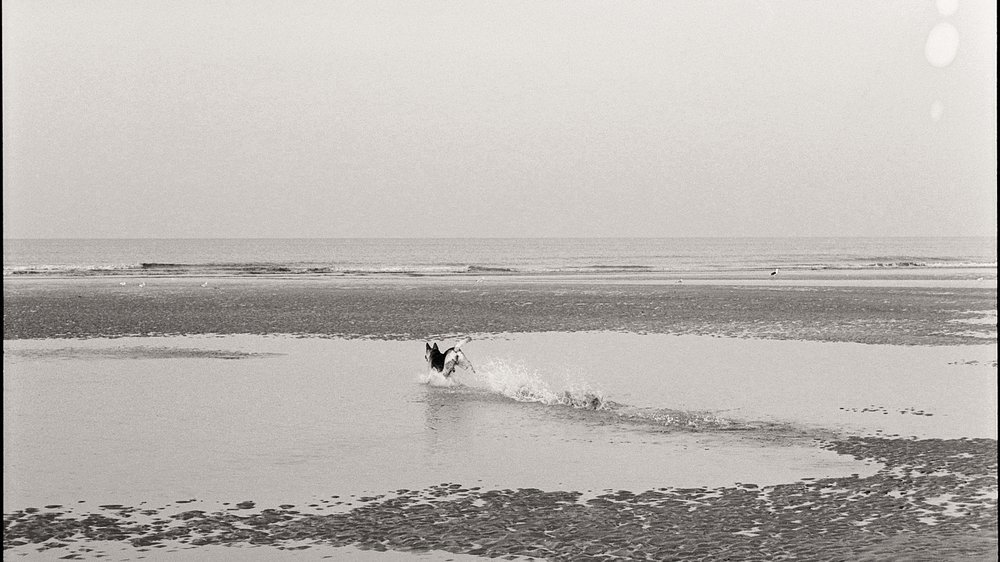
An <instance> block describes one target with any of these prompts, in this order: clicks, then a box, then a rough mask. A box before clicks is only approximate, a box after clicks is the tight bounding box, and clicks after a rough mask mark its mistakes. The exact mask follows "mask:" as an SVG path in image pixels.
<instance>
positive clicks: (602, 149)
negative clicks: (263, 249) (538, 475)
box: [2, 0, 997, 238]
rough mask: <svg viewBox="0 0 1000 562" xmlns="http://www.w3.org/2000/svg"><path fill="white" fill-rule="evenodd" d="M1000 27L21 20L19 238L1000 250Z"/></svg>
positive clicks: (472, 18)
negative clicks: (995, 244) (714, 239)
mask: <svg viewBox="0 0 1000 562" xmlns="http://www.w3.org/2000/svg"><path fill="white" fill-rule="evenodd" d="M995 21H996V6H995V4H994V2H993V1H992V0H989V1H980V2H973V1H970V0H962V1H960V2H957V3H956V2H954V1H949V0H942V1H940V2H934V1H933V0H928V1H880V2H871V1H869V0H858V1H836V2H826V1H808V2H807V1H794V2H782V1H770V0H745V1H743V0H729V1H717V2H702V1H700V0H698V1H695V0H692V1H656V2H630V1H622V0H613V1H607V2H587V1H578V0H574V1H568V2H545V1H539V0H535V1H528V2H518V1H511V0H503V1H497V2H486V1H467V2H444V1H434V2H418V1H412V0H407V1H399V2H393V1H390V2H373V1H369V0H365V1H361V2H330V1H326V0H323V1H316V2H308V1H274V2H266V1H254V0H234V1H228V2H226V1H213V2H204V1H201V0H197V1H191V2H184V1H176V0H163V1H135V0H127V1H97V0H94V1H75V0H74V1H70V0H68V1H46V0H4V2H3V30H2V31H3V219H4V222H3V236H4V237H5V238H12V237H13V238H17V237H69V238H73V237H97V238H105V237H107V238H120V237H121V238H132V237H355V236H364V237H368V236H392V237H410V236H420V237H424V236H463V237H464V236H471V237H482V236H880V235H890V236H907V235H993V234H995V232H996V186H997V176H996V117H997V116H996V71H995V69H996V23H995Z"/></svg>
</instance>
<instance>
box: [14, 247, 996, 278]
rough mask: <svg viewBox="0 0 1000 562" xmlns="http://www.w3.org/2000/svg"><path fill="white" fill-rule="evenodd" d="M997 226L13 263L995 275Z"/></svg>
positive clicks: (49, 253) (147, 254) (80, 270)
mask: <svg viewBox="0 0 1000 562" xmlns="http://www.w3.org/2000/svg"><path fill="white" fill-rule="evenodd" d="M996 255H997V241H996V238H995V237H981V238H970V237H967V238H546V239H530V238H509V239H494V238H489V239H477V238H472V239H444V238H436V239H239V240H197V239H169V240H158V239H135V240H4V245H3V274H4V276H5V277H8V276H14V275H61V276H84V275H144V276H177V275H282V276H287V275H310V276H318V275H352V274H354V275H364V274H384V275H393V274H396V275H407V274H408V275H449V274H450V275H455V274H474V275H491V274H492V275H498V274H555V275H573V274H591V275H593V274H598V275H600V274H608V275H610V274H628V275H656V274H668V275H670V274H673V275H688V276H690V275H700V274H707V275H711V274H741V273H742V274H754V273H759V272H764V271H773V270H774V269H778V270H788V271H812V272H822V271H828V272H835V271H847V272H859V271H874V272H885V271H901V270H905V271H908V272H910V273H913V272H933V273H935V274H940V273H941V271H942V270H956V269H961V270H963V271H964V272H966V273H965V274H966V275H967V274H970V273H969V272H970V271H971V272H972V273H975V270H982V271H983V274H984V275H986V274H989V272H990V271H991V270H992V271H993V272H994V275H995V270H996V266H997V260H996Z"/></svg>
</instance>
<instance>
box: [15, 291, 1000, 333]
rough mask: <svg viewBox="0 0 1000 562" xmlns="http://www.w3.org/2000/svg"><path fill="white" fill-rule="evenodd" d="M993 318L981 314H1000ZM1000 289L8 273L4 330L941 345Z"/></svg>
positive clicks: (985, 327)
mask: <svg viewBox="0 0 1000 562" xmlns="http://www.w3.org/2000/svg"><path fill="white" fill-rule="evenodd" d="M990 314H992V319H993V323H992V324H976V322H977V321H980V320H982V319H983V318H986V319H987V320H988V319H989V318H990ZM995 319H996V288H995V287H993V288H968V287H959V288H940V287H897V286H809V285H797V284H793V285H777V284H776V285H771V286H761V285H719V286H717V285H692V284H687V285H684V284H651V285H633V284H624V283H611V282H607V283H603V282H592V283H574V284H567V283H558V282H555V283H528V282H506V281H501V280H497V279H490V280H489V281H487V282H486V283H476V282H475V281H472V280H447V279H421V280H414V281H407V280H396V281H391V282H390V281H385V280H383V281H377V280H369V281H357V280H343V279H322V280H314V281H299V280H281V279H278V280H275V279H255V280H241V279H227V280H220V281H213V284H212V285H211V286H210V287H202V286H201V284H200V280H191V279H166V280H157V281H156V282H152V281H151V282H150V283H149V284H148V285H147V286H145V287H143V288H141V289H140V288H138V287H133V286H125V287H122V286H120V285H118V283H117V282H115V281H114V280H113V279H81V280H16V281H13V282H6V281H5V283H4V339H18V338H44V337H73V338H79V337H97V336H103V337H119V336H126V335H154V334H205V333H215V334H274V333H283V334H310V335H327V336H359V337H375V338H396V339H422V338H428V337H432V336H435V335H441V334H465V333H498V332H544V331H564V332H573V331H584V330H610V331H629V332H638V333H647V332H648V333H670V334H712V335H722V336H734V337H758V338H778V339H802V340H816V341H852V342H861V343H888V344H903V345H911V344H916V345H941V344H965V343H971V344H975V343H984V342H987V341H993V342H995V341H996V324H995Z"/></svg>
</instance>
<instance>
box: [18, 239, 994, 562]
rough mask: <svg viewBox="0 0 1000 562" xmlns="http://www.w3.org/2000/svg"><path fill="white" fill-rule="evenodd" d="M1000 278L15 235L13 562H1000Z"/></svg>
mask: <svg viewBox="0 0 1000 562" xmlns="http://www.w3.org/2000/svg"><path fill="white" fill-rule="evenodd" d="M995 253H996V239H995V238H943V239H942V238H915V239H896V238H890V239H854V238H845V239H663V240H657V239H637V240H630V239H551V240H525V239H510V240H492V239H489V240H475V239H474V240H448V239H433V240H353V239H352V240H83V241H70V240H32V241H27V240H6V241H5V242H4V325H5V326H4V330H5V338H4V356H3V362H4V419H3V422H4V424H3V426H4V430H3V431H4V518H5V530H4V549H5V556H15V555H16V556H19V557H21V556H23V557H24V558H25V559H28V560H35V559H38V560H55V559H61V558H64V557H71V558H90V557H95V556H98V555H100V556H101V557H102V558H103V559H108V560H135V559H139V558H149V559H157V560H159V559H164V560H205V559H209V560H227V559H234V558H238V559H252V560H272V559H287V558H303V559H316V558H324V557H326V558H332V559H340V560H358V559H373V560H374V559H379V560H385V559H389V560H397V559H411V558H421V559H430V560H460V559H461V560H475V559H481V558H484V557H485V558H497V557H514V558H516V559H523V560H527V559H536V560H541V559H548V560H582V559H616V560H633V559H640V560H663V559H678V560H685V559H691V560H703V559H727V558H728V559H739V560H765V559H768V560H770V559H781V558H796V557H797V558H801V559H818V558H826V559H866V558H867V559H880V558H884V557H885V556H896V557H897V559H919V558H920V557H921V556H924V557H926V558H928V559H931V558H933V559H984V560H986V559H995V553H996V545H997V540H996V532H995V529H996V521H997V502H996V497H997V486H996V438H997V423H996V419H997V361H996V354H997V343H996V341H997V340H996V337H997V336H996V317H997V316H996V315H997V311H996V256H995ZM774 271H777V272H778V273H777V274H776V275H774V276H772V275H771V273H772V272H774ZM830 279H832V280H833V281H836V283H832V284H823V282H824V280H830ZM689 280H690V281H689ZM682 281H683V282H682ZM876 281H878V282H876ZM460 336H470V337H471V338H472V340H471V341H470V342H469V343H468V344H466V345H465V346H464V347H463V351H464V352H465V354H466V355H467V357H468V359H469V363H468V364H467V365H463V366H461V367H460V368H459V369H457V371H456V373H455V375H454V376H453V377H451V378H444V377H442V376H441V375H440V374H435V373H432V372H429V371H428V369H427V366H426V363H425V359H424V350H425V346H426V345H427V343H428V342H433V343H438V344H439V345H441V346H442V347H443V348H447V347H449V346H451V345H453V344H454V342H455V341H456V339H457V338H458V337H460Z"/></svg>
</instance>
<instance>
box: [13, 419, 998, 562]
mask: <svg viewBox="0 0 1000 562" xmlns="http://www.w3.org/2000/svg"><path fill="white" fill-rule="evenodd" d="M825 446H826V447H828V448H830V449H833V450H835V451H837V452H838V453H841V454H846V455H852V456H854V457H856V458H858V459H871V460H876V461H878V462H881V463H884V465H885V466H884V468H883V469H882V470H880V471H879V472H878V473H877V474H875V475H874V476H871V477H868V478H859V477H857V476H850V477H844V478H826V479H819V480H811V479H809V480H802V481H800V482H795V483H789V484H782V485H777V486H766V487H758V486H756V485H753V484H749V483H747V484H741V485H737V486H732V487H724V488H714V489H709V488H660V489H655V490H646V491H642V492H632V491H627V490H619V491H605V493H602V494H600V495H596V496H594V497H587V496H585V495H584V494H583V493H581V492H578V491H544V490H540V489H535V488H521V489H516V490H510V489H503V490H482V489H479V488H476V487H464V486H462V485H461V484H458V483H442V484H440V485H437V486H431V487H429V488H425V489H422V490H396V491H394V492H391V493H387V494H385V495H382V496H375V497H363V498H358V499H357V502H359V503H360V505H356V506H354V507H353V508H352V509H350V510H349V511H346V512H343V513H334V514H316V513H303V512H299V511H296V510H295V509H293V507H294V506H290V505H282V506H281V507H280V508H278V509H273V508H266V509H263V510H260V511H258V512H251V513H246V512H245V509H247V507H246V506H247V504H249V506H250V507H252V506H253V504H252V502H249V501H247V502H242V503H240V504H238V505H237V506H236V507H235V508H229V509H225V510H222V511H216V512H206V511H204V510H187V511H182V512H179V513H174V514H166V508H164V509H162V510H148V509H147V510H140V509H138V508H135V507H127V506H117V505H115V506H104V507H103V508H102V510H101V513H88V514H73V513H71V512H70V511H69V510H62V509H60V507H59V506H50V507H51V508H52V509H48V508H47V509H46V510H40V509H36V508H28V509H23V510H19V511H16V512H14V513H10V514H6V515H5V516H4V541H3V545H4V546H3V548H4V551H5V553H14V552H27V551H30V550H46V549H49V548H67V547H69V548H71V549H72V548H76V549H78V550H75V551H74V553H82V552H84V551H85V548H86V544H87V541H127V542H128V543H130V544H131V545H132V546H135V547H141V548H157V547H163V546H165V545H171V546H174V547H180V548H194V547H198V546H202V545H230V546H233V545H242V546H255V545H256V546H261V545H267V546H271V547H277V548H282V549H306V548H311V547H313V546H318V545H329V546H348V545H353V546H356V547H360V548H364V549H373V550H396V551H412V552H423V551H430V550H438V551H447V552H452V553H464V554H473V555H481V556H487V557H504V556H523V557H533V558H545V559H551V560H588V559H595V560H596V559H601V560H608V559H612V560H614V559H621V560H626V559H627V560H701V559H711V560H781V559H794V558H802V559H837V560H844V559H851V560H875V559H887V558H888V559H905V560H942V559H963V560H979V559H983V560H987V559H990V560H995V559H996V556H997V478H996V472H997V442H996V441H995V440H992V439H952V440H939V439H926V440H904V439H882V438H851V439H847V440H842V441H835V442H831V443H828V444H826V445H825ZM240 506H244V507H240ZM86 551H87V552H90V551H89V550H86ZM71 554H73V553H71Z"/></svg>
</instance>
